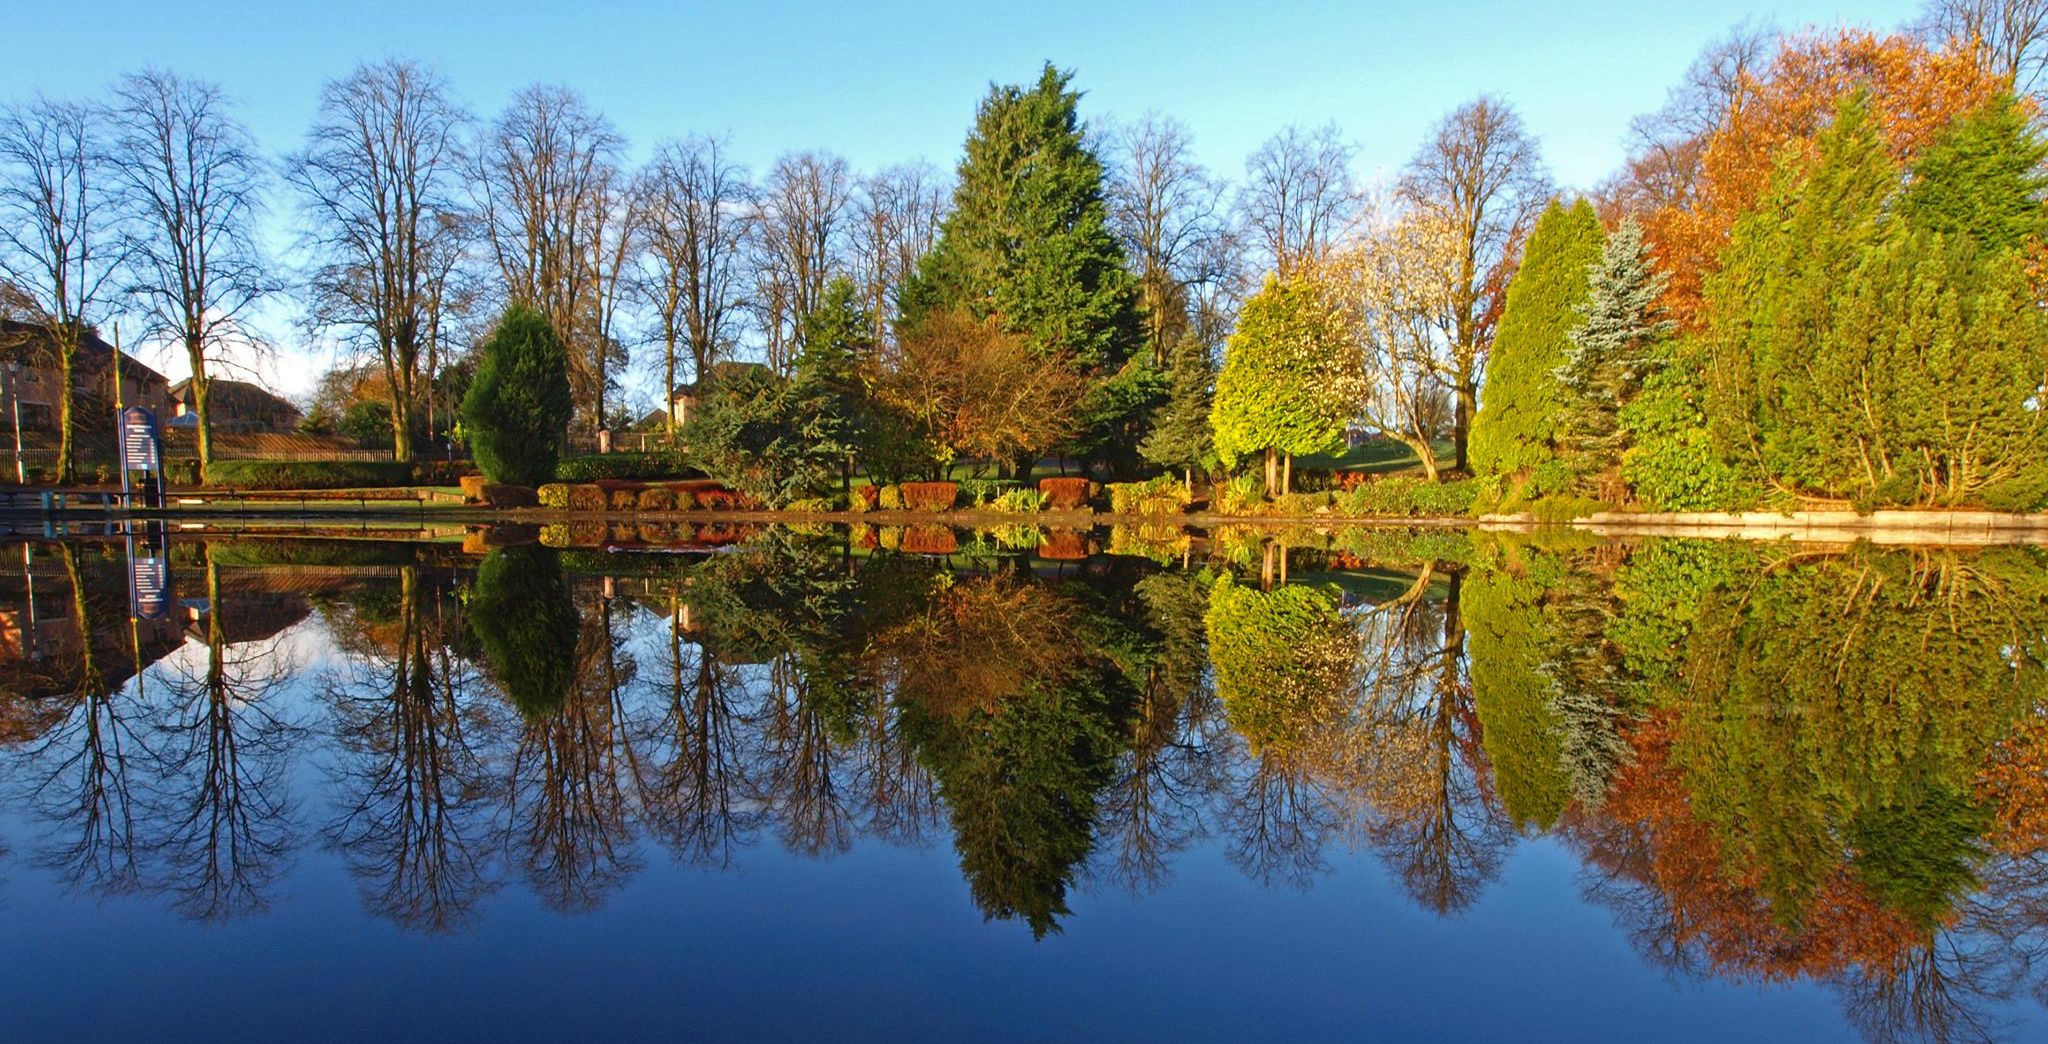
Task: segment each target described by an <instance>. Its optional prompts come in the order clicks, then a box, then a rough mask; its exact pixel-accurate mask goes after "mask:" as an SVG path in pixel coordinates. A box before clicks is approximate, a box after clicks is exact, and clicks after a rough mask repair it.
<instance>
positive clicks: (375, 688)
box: [325, 566, 494, 932]
mask: <svg viewBox="0 0 2048 1044" xmlns="http://www.w3.org/2000/svg"><path fill="white" fill-rule="evenodd" d="M418 572H419V571H418V569H417V568H416V567H412V566H406V567H403V569H402V570H401V575H400V579H399V587H400V591H399V603H398V619H397V622H396V628H395V634H392V635H391V636H390V641H389V643H388V647H384V643H380V642H377V641H374V640H370V636H369V635H368V634H361V635H358V636H357V637H360V638H362V639H364V640H361V641H356V642H351V641H349V640H348V637H349V636H348V634H347V632H346V631H343V630H342V629H340V628H337V631H338V633H339V634H341V635H342V642H341V644H342V646H343V648H344V649H347V650H349V651H350V652H351V653H352V654H353V655H351V656H350V657H349V660H348V662H347V663H346V664H345V665H344V666H343V667H342V668H340V669H339V670H338V671H337V672H336V673H335V674H334V675H333V676H332V677H330V679H329V680H328V684H327V685H326V699H327V702H328V703H329V705H330V706H331V708H332V710H333V713H334V719H335V734H336V741H337V743H338V745H339V746H340V748H341V750H342V752H344V754H346V755H347V757H346V759H345V760H343V761H342V762H341V763H340V764H339V765H338V766H337V768H336V770H335V771H334V773H333V776H332V781H333V783H334V784H335V785H336V787H337V788H338V789H339V790H341V791H342V792H343V793H344V794H346V795H349V796H348V797H346V798H345V799H344V800H343V801H342V802H341V805H340V812H339V814H338V815H337V816H336V818H335V819H334V820H333V821H332V822H331V823H330V824H329V825H328V826H327V828H326V830H325V834H326V837H327V842H328V844H329V845H330V846H332V847H333V848H334V849H335V850H336V851H337V852H339V853H340V855H341V857H342V859H343V861H345V862H346V863H347V864H348V867H349V872H350V874H351V875H352V876H354V877H355V879H356V881H357V884H358V887H359V888H360V889H361V891H362V897H363V903H364V906H365V907H366V908H367V909H369V910H370V911H371V912H373V913H375V914H377V915H378V916H381V917H385V918H388V919H390V920H391V921H392V922H393V923H395V924H397V925H399V926H400V927H403V928H408V929H414V930H419V931H427V932H444V931H451V930H454V929H458V928H460V927H462V926H464V925H466V924H467V923H468V922H469V921H470V919H471V917H472V915H473V913H474V909H475V906H476V903H477V901H478V900H479V899H481V898H482V897H483V896H484V895H485V894H487V893H488V892H490V891H491V890H492V888H493V887H494V885H493V883H492V882H491V881H490V879H489V873H488V866H487V863H488V853H487V851H486V849H485V848H484V846H483V844H482V843H481V842H482V841H483V840H484V839H483V838H482V837H481V836H480V835H481V834H483V833H484V832H485V831H486V830H487V829H488V824H487V823H486V822H484V821H483V816H482V809H483V807H484V802H485V801H487V800H488V799H489V797H490V791H489V784H488V782H487V775H486V772H485V769H484V767H483V764H482V759H481V758H480V757H479V755H478V752H477V750H476V748H475V747H474V746H473V745H472V743H471V740H470V737H469V728H470V723H471V722H475V723H478V724H482V723H483V722H484V721H486V720H487V719H485V717H484V714H485V708H486V707H487V706H488V705H489V704H488V703H487V702H486V701H482V700H479V699H476V698H475V695H474V694H475V690H476V686H477V682H478V681H479V677H478V675H477V673H476V672H475V670H474V669H473V668H471V667H468V666H466V665H458V664H457V663H456V662H455V661H454V660H453V658H452V657H451V656H450V655H449V653H448V648H447V644H446V639H447V635H446V633H445V628H444V624H443V621H442V618H441V616H440V610H441V607H442V599H441V597H440V595H439V592H434V593H432V594H423V593H422V592H421V591H420V590H419V575H418ZM428 604H431V606H432V611H431V612H430V611H429V610H428V609H427V605H428ZM364 630H365V631H367V630H368V628H364Z"/></svg>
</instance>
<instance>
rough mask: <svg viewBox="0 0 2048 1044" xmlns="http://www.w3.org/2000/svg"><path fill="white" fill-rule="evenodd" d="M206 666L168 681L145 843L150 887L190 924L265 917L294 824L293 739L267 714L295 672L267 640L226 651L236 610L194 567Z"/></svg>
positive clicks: (185, 667)
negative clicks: (156, 860)
mask: <svg viewBox="0 0 2048 1044" xmlns="http://www.w3.org/2000/svg"><path fill="white" fill-rule="evenodd" d="M205 578H206V579H205V589H206V604H207V613H206V618H205V621H204V624H203V635H204V649H205V656H204V662H203V665H202V666H200V667H198V668H197V669H195V668H194V667H193V665H192V664H191V662H190V661H189V660H185V661H181V662H180V663H179V664H178V666H177V667H176V668H175V669H174V670H172V671H171V672H170V675H169V678H168V679H167V681H168V684H167V685H166V686H164V687H163V688H164V691H163V693H162V698H163V700H164V706H163V707H162V708H161V709H159V710H157V711H156V714H157V715H158V717H159V721H160V722H161V724H160V726H159V728H160V732H159V733H158V735H157V736H156V737H155V743H154V750H155V753H156V757H157V762H158V765H159V771H160V775H159V778H158V779H157V780H156V793H155V794H154V795H152V803H153V805H154V807H153V808H152V810H151V816H150V819H151V822H152V825H153V826H154V827H155V828H156V829H157V830H159V831H160V833H158V834H157V835H156V836H155V837H153V838H152V839H151V847H152V849H153V850H154V852H155V853H156V854H158V855H160V856H161V857H162V859H163V866H162V869H161V872H160V873H161V877H160V883H159V887H160V888H161V889H162V890H163V891H165V892H166V893H168V894H169V895H170V897H171V903H172V905H173V906H174V907H175V908H176V909H178V910H179V912H181V913H183V914H185V915H186V916H188V917H192V918H194V919H196V920H205V921H212V920H221V919H225V918H229V917H233V916H236V915H239V914H243V913H251V912H256V911H260V910H263V909H265V908H267V906H268V903H269V895H268V891H269V889H270V888H271V887H273V886H274V885H275V884H276V883H277V882H278V880H279V879H280V878H282V877H283V875H284V872H285V870H286V869H287V867H288V864H289V862H290V858H291V854H292V848H293V845H294V843H295V838H294V833H295V831H296V825H295V824H294V823H293V821H292V817H293V808H292V805H291V802H290V799H289V797H288V795H287V793H286V786H285V773H286V770H287V769H288V767H289V765H290V759H291V754H292V751H293V747H294V744H295V740H296V738H297V735H298V731H299V730H298V729H297V727H296V726H295V725H293V724H292V723H291V722H289V721H287V720H285V719H284V718H283V717H282V716H281V715H280V714H279V713H278V711H277V704H278V702H279V699H278V696H279V692H280V690H281V689H282V688H283V687H284V685H285V683H286V682H287V681H288V680H289V679H290V678H291V676H292V674H293V673H294V671H296V669H297V665H296V664H294V663H293V662H292V661H291V659H290V657H288V656H287V655H286V654H285V652H284V650H283V649H282V648H280V646H279V643H278V641H277V639H276V638H275V637H274V636H273V637H266V638H263V639H260V640H256V641H246V642H233V643H231V642H229V641H228V639H227V634H228V631H229V628H230V625H231V623H232V617H233V614H234V613H235V611H236V607H235V606H234V605H232V604H231V603H230V602H229V601H228V600H227V598H226V596H225V595H224V593H223V591H222V587H221V570H220V567H219V566H218V565H217V564H216V563H214V561H213V560H212V557H211V555H206V556H205Z"/></svg>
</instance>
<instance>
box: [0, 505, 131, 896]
mask: <svg viewBox="0 0 2048 1044" xmlns="http://www.w3.org/2000/svg"><path fill="white" fill-rule="evenodd" d="M57 551H58V556H59V557H60V558H61V559H62V560H63V562H64V571H65V575H66V576H67V577H68V578H69V581H70V584H71V598H72V605H73V611H74V612H75V613H76V615H77V619H78V631H79V635H80V639H81V640H80V642H79V648H80V650H81V654H82V657H83V663H82V664H81V667H82V673H81V675H80V687H79V691H78V697H79V702H78V705H77V706H76V707H74V708H73V709H72V712H71V714H69V715H68V716H67V717H66V718H65V719H64V720H63V721H62V722H61V723H60V724H59V725H58V726H57V727H56V728H54V729H51V730H50V731H48V732H46V733H45V734H44V735H43V736H42V738H41V740H40V741H39V742H38V743H37V744H36V745H35V746H34V747H32V748H30V749H29V750H28V751H26V752H24V757H23V761H24V763H25V764H24V771H22V772H21V773H20V774H19V775H16V776H14V778H25V779H31V780H34V782H33V783H32V784H31V785H30V788H29V799H30V803H31V805H33V806H34V807H35V809H36V812H37V814H38V815H39V816H40V817H41V818H42V819H44V820H45V821H46V822H48V823H49V824H51V827H52V830H53V832H55V833H57V834H60V835H61V838H62V839H61V840H56V841H55V843H54V844H52V845H51V846H50V847H49V848H48V849H46V850H45V851H44V852H43V853H42V854H41V855H40V858H39V859H38V862H39V863H41V864H42V865H44V866H48V867H50V868H52V869H54V870H56V871H57V873H58V874H59V875H60V876H61V877H62V878H63V879H64V880H65V881H66V882H68V883H69V884H70V886H71V887H73V888H78V889H81V890H84V891H87V892H91V893H93V894H97V895H126V894H129V893H131V892H134V891H136V890H138V889H139V888H140V886H141V883H142V870H141V865H140V862H139V858H138V856H139V853H138V851H137V846H136V831H135V821H136V815H137V809H136V802H135V794H134V788H133V785H132V782H131V780H130V779H129V773H130V771H131V769H132V768H133V762H134V761H135V760H137V759H139V758H141V757H143V756H144V755H145V753H146V748H145V747H144V744H143V742H142V739H141V737H140V736H138V735H137V734H136V731H135V727H134V725H133V724H132V723H131V722H130V720H129V717H128V714H127V710H128V708H127V707H125V706H124V704H123V702H122V700H121V699H120V698H119V697H118V696H117V695H116V694H115V693H111V692H109V691H107V686H106V682H105V675H104V673H103V671H102V670H101V669H100V666H99V658H98V653H97V650H96V649H95V647H94V645H93V640H94V638H95V636H96V632H97V631H98V628H99V627H100V625H101V621H100V620H99V619H98V616H99V614H98V612H97V610H96V606H95V602H96V599H95V597H94V595H95V593H94V592H92V591H89V590H88V589H87V587H86V584H85V579H84V575H83V573H82V571H81V570H80V568H79V564H78V549H77V548H76V547H74V546H73V545H71V544H60V545H58V549H57ZM11 775H12V774H11ZM60 824H61V825H60Z"/></svg>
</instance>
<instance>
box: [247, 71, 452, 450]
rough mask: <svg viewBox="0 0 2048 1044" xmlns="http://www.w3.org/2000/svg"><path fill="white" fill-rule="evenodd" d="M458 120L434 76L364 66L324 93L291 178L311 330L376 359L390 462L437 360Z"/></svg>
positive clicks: (408, 444)
mask: <svg viewBox="0 0 2048 1044" xmlns="http://www.w3.org/2000/svg"><path fill="white" fill-rule="evenodd" d="M464 121H465V117H464V115H463V113H462V111H461V110H460V109H459V108H457V107H456V105H455V104H454V102H453V101H452V100H450V98H449V97H448V92H447V88H446V85H445V84H444V83H443V81H442V79H441V77H440V74H439V73H437V72H435V71H434V70H433V69H431V68H428V67H426V66H422V65H418V64H415V63H413V62H408V61H400V60H390V61H385V62H380V63H377V64H374V65H360V66H357V67H356V69H355V71H354V72H352V73H350V74H349V75H348V76H347V77H345V78H343V79H339V80H335V81H332V82H330V83H329V84H327V86H326V87H325V88H323V89H322V91H321V93H320V109H319V115H318V116H317V117H316V118H315V122H314V124H313V129H312V132H311V133H310V135H309V136H308V140H307V143H306V148H305V150H304V151H302V152H300V153H298V154H296V155H294V156H292V157H290V158H289V159H288V160H287V164H286V168H287V174H286V177H287V179H288V180H289V181H290V182H291V184H292V185H293V186H294V187H295V188H297V189H298V191H299V194H300V203H301V206H302V207H303V209H304V210H305V213H306V219H307V227H306V230H305V233H304V239H303V242H304V246H305V248H306V250H307V252H308V253H309V254H311V255H312V256H313V257H315V258H317V259H318V261H317V263H316V265H315V267H314V268H313V270H312V272H311V274H310V278H309V279H308V281H307V282H308V291H309V295H310V307H309V309H308V312H309V314H308V320H309V322H310V323H311V324H312V325H313V326H315V327H316V328H320V329H327V330H336V331H339V332H340V333H341V336H342V337H343V338H344V339H345V340H346V341H347V342H348V343H350V344H352V345H355V346H358V347H359V348H363V349H367V350H368V351H370V352H372V353H374V355H375V357H376V358H377V360H378V362H379V363H380V364H381V366H382V370H383V375H384V380H385V383H386V384H387V386H388V390H389V398H390V405H391V447H392V453H393V455H394V457H395V458H396V459H398V460H401V461H408V460H411V459H412V456H413V443H414V441H415V439H414V436H415V433H414V430H413V425H414V422H415V418H416V417H417V415H418V414H419V411H420V410H421V407H422V399H423V397H424V396H423V394H422V393H423V392H424V391H425V388H424V384H425V382H427V381H430V380H432V378H433V366H434V364H435V363H436V362H438V359H437V358H435V357H436V356H437V355H438V354H439V353H438V351H437V350H436V346H437V344H438V341H439V329H438V327H439V321H440V317H441V304H442V301H443V300H444V296H445V295H444V289H445V285H446V277H447V272H448V269H449V263H450V261H451V259H452V257H453V255H454V251H453V250H452V249H451V247H452V246H453V243H454V241H455V240H457V239H458V237H459V236H460V234H461V230H462V223H461V219H460V208H459V207H458V206H457V205H456V203H455V202H454V196H455V188H456V183H457V179H458V178H459V177H460V175H461V158H460V154H459V141H460V139H459V135H460V133H461V130H462V126H463V123H464Z"/></svg>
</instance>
